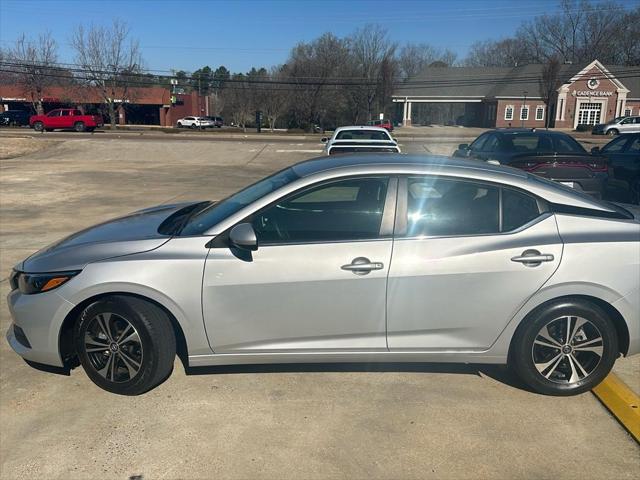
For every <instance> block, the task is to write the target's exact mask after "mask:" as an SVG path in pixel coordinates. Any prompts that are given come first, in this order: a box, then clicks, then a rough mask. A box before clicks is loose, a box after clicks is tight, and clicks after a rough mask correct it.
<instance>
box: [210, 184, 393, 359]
mask: <svg viewBox="0 0 640 480" xmlns="http://www.w3.org/2000/svg"><path fill="white" fill-rule="evenodd" d="M396 185H397V179H395V178H388V177H386V176H373V177H368V176H367V177H356V178H348V179H340V180H333V181H329V182H323V183H322V184H319V185H313V186H310V187H307V188H304V189H302V190H301V191H298V192H296V193H294V194H292V195H288V196H287V197H286V198H282V199H281V200H278V201H277V202H275V203H274V204H271V205H269V206H268V207H265V208H263V209H261V210H259V211H257V212H255V213H254V214H252V215H251V216H250V217H249V218H246V219H245V222H250V223H251V224H252V225H253V228H254V230H255V232H256V236H257V238H258V244H259V247H258V249H257V250H256V251H255V252H251V254H250V255H248V256H247V255H246V253H248V252H245V253H244V254H243V253H242V252H238V251H234V249H232V248H228V247H220V248H211V250H210V252H209V255H208V258H207V260H206V264H205V269H204V278H203V289H202V306H203V314H204V320H205V326H206V330H207V335H208V338H209V342H210V345H211V347H212V349H213V350H214V352H215V353H259V352H299V351H358V350H366V351H376V350H381V351H385V350H386V349H387V344H386V325H385V300H386V282H387V273H388V271H389V262H390V260H391V249H392V243H393V240H392V229H393V217H394V212H395V207H394V205H395V196H396V190H397V189H396Z"/></svg>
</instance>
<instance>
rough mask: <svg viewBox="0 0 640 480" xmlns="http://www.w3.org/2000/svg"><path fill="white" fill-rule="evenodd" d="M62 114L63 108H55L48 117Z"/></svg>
mask: <svg viewBox="0 0 640 480" xmlns="http://www.w3.org/2000/svg"><path fill="white" fill-rule="evenodd" d="M61 114H62V110H53V111H51V112H49V113H48V114H47V117H59V116H60V115H61Z"/></svg>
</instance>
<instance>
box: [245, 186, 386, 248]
mask: <svg viewBox="0 0 640 480" xmlns="http://www.w3.org/2000/svg"><path fill="white" fill-rule="evenodd" d="M387 183H388V178H386V177H384V178H382V177H367V178H351V179H346V180H338V181H332V182H329V183H324V184H322V185H319V186H314V187H310V188H308V189H305V190H304V191H302V192H298V193H295V194H293V195H292V196H290V197H288V198H286V199H283V200H281V201H279V202H277V203H276V204H275V205H270V206H269V207H267V208H265V209H264V210H262V211H260V212H258V213H255V214H253V215H251V217H250V219H249V221H250V222H251V224H252V225H253V228H254V230H255V231H256V235H257V237H258V242H259V243H260V244H267V245H268V244H281V243H314V242H339V241H355V240H368V239H377V238H378V237H379V235H380V225H381V223H382V213H383V210H384V204H385V199H386V194H387Z"/></svg>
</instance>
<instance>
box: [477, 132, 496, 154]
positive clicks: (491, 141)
mask: <svg viewBox="0 0 640 480" xmlns="http://www.w3.org/2000/svg"><path fill="white" fill-rule="evenodd" d="M499 147H500V138H498V136H497V135H489V138H487V141H486V142H484V145H483V146H482V149H481V150H482V151H483V152H497V151H498V150H499Z"/></svg>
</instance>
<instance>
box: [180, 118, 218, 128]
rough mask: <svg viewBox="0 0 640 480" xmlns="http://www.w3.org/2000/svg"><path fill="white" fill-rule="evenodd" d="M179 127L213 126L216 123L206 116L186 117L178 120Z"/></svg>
mask: <svg viewBox="0 0 640 480" xmlns="http://www.w3.org/2000/svg"><path fill="white" fill-rule="evenodd" d="M176 125H177V126H178V128H185V127H187V128H203V129H204V128H213V127H215V124H214V123H213V121H211V120H209V119H207V118H204V117H184V118H181V119H180V120H178V122H177V123H176Z"/></svg>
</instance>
